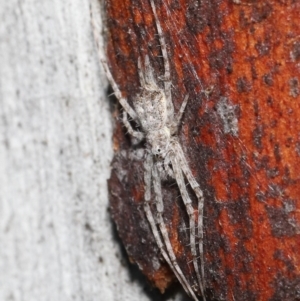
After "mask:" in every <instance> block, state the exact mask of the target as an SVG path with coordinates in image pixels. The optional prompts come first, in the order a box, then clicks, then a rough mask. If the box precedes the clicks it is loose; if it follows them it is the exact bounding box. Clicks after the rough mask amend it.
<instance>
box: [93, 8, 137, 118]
mask: <svg viewBox="0 0 300 301" xmlns="http://www.w3.org/2000/svg"><path fill="white" fill-rule="evenodd" d="M90 14H91V24H92V29H93V35H94V40H95V42H96V46H97V50H98V51H97V53H98V57H99V60H100V61H101V63H102V66H103V68H104V71H105V74H106V77H107V79H108V81H109V83H110V85H111V86H112V88H113V90H114V92H115V95H116V97H117V98H118V100H119V102H120V104H121V106H122V107H123V109H124V110H125V111H126V112H127V113H128V114H129V115H130V117H131V118H132V119H134V120H135V121H136V122H137V123H139V122H138V118H137V114H136V113H135V111H134V110H133V108H132V107H131V106H130V105H129V103H128V101H127V99H126V98H125V97H123V96H122V93H121V91H120V89H119V87H118V85H117V83H116V82H115V80H114V78H113V76H112V74H111V72H110V70H109V67H108V63H107V60H106V57H105V55H104V53H105V51H104V50H103V51H101V49H104V47H103V45H101V42H100V39H99V34H98V32H97V31H96V28H97V26H96V23H95V20H94V16H93V11H92V7H91V5H90Z"/></svg>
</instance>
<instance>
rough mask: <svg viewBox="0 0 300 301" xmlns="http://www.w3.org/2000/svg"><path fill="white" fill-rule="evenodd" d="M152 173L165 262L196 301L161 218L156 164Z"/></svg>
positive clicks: (160, 193)
mask: <svg viewBox="0 0 300 301" xmlns="http://www.w3.org/2000/svg"><path fill="white" fill-rule="evenodd" d="M152 173H153V186H154V192H155V200H156V209H157V224H158V227H159V229H160V233H161V236H162V240H163V243H164V245H165V247H166V251H165V249H163V250H164V252H166V253H167V255H168V258H169V260H168V261H167V262H168V264H169V265H170V268H171V269H172V271H173V272H174V274H175V275H176V277H177V279H178V280H179V281H180V283H181V285H182V286H183V288H184V289H185V291H186V292H187V293H188V294H189V295H190V296H191V297H192V298H193V299H194V300H195V301H197V300H198V298H197V297H196V295H195V293H194V291H193V289H192V287H191V285H190V284H189V283H188V281H187V279H186V277H185V276H184V274H183V272H182V270H181V268H180V267H179V265H178V262H177V259H176V256H175V254H174V250H173V247H172V245H171V242H170V239H169V234H168V230H167V227H166V224H165V222H164V220H163V216H162V215H163V211H164V204H163V199H162V192H161V180H160V175H159V172H158V169H157V166H156V165H153V168H152Z"/></svg>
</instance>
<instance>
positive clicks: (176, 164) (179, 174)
mask: <svg viewBox="0 0 300 301" xmlns="http://www.w3.org/2000/svg"><path fill="white" fill-rule="evenodd" d="M150 4H151V8H152V11H153V14H154V17H155V22H156V27H157V32H158V36H159V41H160V46H161V51H162V57H163V60H164V77H163V86H164V87H163V89H162V88H161V87H159V85H158V84H157V82H156V79H155V76H154V70H153V68H152V66H151V64H150V60H149V57H148V56H147V55H146V56H145V60H144V67H143V66H142V62H141V58H139V59H138V73H139V80H140V85H141V92H140V93H139V94H138V95H136V97H135V98H134V101H133V108H132V107H131V106H130V105H129V103H128V101H127V99H126V98H124V97H123V96H122V93H121V91H120V90H119V88H118V85H117V84H116V82H115V80H114V78H113V76H112V74H111V72H110V70H109V67H108V64H107V62H106V60H105V58H103V57H102V55H101V54H99V55H100V60H101V61H102V64H103V66H104V69H105V72H106V75H107V78H108V80H109V82H110V84H111V86H112V88H113V90H114V92H115V95H116V97H117V98H118V100H119V102H120V104H121V105H122V107H123V109H124V111H123V123H124V125H125V127H126V128H127V130H128V132H129V134H131V135H132V136H133V137H135V138H137V139H138V140H139V141H141V140H146V147H147V149H146V150H147V155H146V160H145V162H144V185H145V195H144V197H145V200H144V211H145V214H146V217H147V219H148V222H149V224H150V227H151V230H152V233H153V236H154V238H155V241H156V243H157V245H158V247H159V250H160V252H161V254H162V256H163V258H164V259H165V260H166V262H167V263H168V264H169V266H170V268H171V269H172V271H173V272H174V274H175V275H176V277H177V279H178V280H179V281H180V283H181V284H182V286H183V288H184V289H185V291H186V292H187V293H188V294H189V295H190V296H191V297H192V298H193V299H194V300H198V299H197V297H196V294H195V292H194V290H193V288H192V286H191V285H190V284H189V282H188V280H187V279H186V277H185V275H184V274H183V272H182V270H181V268H180V266H179V264H178V262H177V259H176V256H175V253H174V250H173V247H172V245H171V242H170V239H169V235H168V231H167V227H166V224H165V222H164V219H163V213H164V203H163V198H162V188H161V179H163V178H165V177H166V176H170V177H171V178H174V179H175V180H176V183H177V185H178V187H179V190H180V194H181V197H182V200H183V203H184V205H185V208H186V211H187V214H188V217H189V230H190V248H191V253H192V257H193V260H192V261H193V266H194V269H195V273H196V276H197V282H198V285H199V288H200V292H201V295H202V297H203V300H206V299H205V295H204V289H205V283H204V282H205V281H204V279H205V278H204V256H203V206H204V198H203V192H202V190H201V189H200V186H199V184H198V183H197V181H196V180H195V178H194V176H193V174H192V172H191V170H190V168H189V165H188V162H187V160H186V158H185V155H184V152H183V150H182V148H181V145H180V143H179V140H178V138H177V136H176V134H177V129H178V126H179V124H180V122H181V118H182V115H183V112H184V110H185V107H186V104H187V100H188V96H186V97H185V98H184V101H183V103H182V105H181V108H180V110H179V112H178V113H177V114H176V115H175V114H174V106H173V103H172V93H171V80H170V64H169V59H168V55H167V47H166V43H165V40H164V37H163V33H162V28H161V25H160V22H159V20H158V16H157V13H156V8H155V4H154V2H153V0H150ZM95 38H96V41H97V42H98V39H97V35H95ZM98 43H99V42H98ZM128 115H130V117H131V118H132V119H133V120H134V121H135V122H136V124H137V125H138V126H139V127H140V128H141V131H135V130H133V128H132V127H131V124H130V122H129V121H128ZM184 177H185V178H186V180H187V182H188V183H189V184H190V186H191V187H192V189H193V191H194V192H195V194H196V196H197V199H198V221H197V227H196V221H195V214H196V211H195V210H194V208H193V206H192V201H191V199H190V196H189V194H188V192H187V189H186V182H185V178H184ZM152 184H153V187H154V195H155V207H156V216H155V218H154V215H153V213H152V210H151V207H150V203H151V187H152ZM196 228H197V229H198V233H197V237H198V238H199V258H200V272H199V266H198V261H197V249H196Z"/></svg>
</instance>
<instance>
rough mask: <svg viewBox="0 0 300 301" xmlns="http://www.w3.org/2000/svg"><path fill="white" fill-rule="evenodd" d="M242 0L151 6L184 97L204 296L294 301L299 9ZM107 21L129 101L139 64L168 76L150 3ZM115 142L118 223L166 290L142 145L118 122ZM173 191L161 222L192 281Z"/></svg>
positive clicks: (298, 250) (299, 204)
mask: <svg viewBox="0 0 300 301" xmlns="http://www.w3.org/2000/svg"><path fill="white" fill-rule="evenodd" d="M236 2H237V1H236ZM240 2H241V3H240V4H235V3H233V1H228V0H227V1H222V0H219V1H214V0H205V1H201V0H198V1H192V0H185V1H183V0H172V1H171V0H167V1H158V0H157V1H155V3H156V4H157V10H158V14H159V18H160V22H161V24H162V27H163V31H164V34H165V39H166V42H167V45H168V52H169V57H170V61H171V76H172V82H173V86H174V88H173V101H174V104H175V108H176V109H178V108H179V107H180V104H181V102H182V100H183V98H184V96H185V95H186V93H189V95H190V98H189V99H190V100H189V103H188V106H187V109H186V112H185V115H184V118H183V124H182V127H181V128H180V131H179V138H180V142H181V144H182V146H183V149H184V152H185V154H186V156H187V158H188V160H189V164H190V167H191V168H192V171H193V173H194V175H195V177H196V179H197V180H198V182H199V183H200V185H201V188H202V189H203V190H204V194H205V209H204V213H205V218H204V226H205V227H204V228H205V234H204V237H205V240H204V251H205V261H206V264H205V274H206V285H207V294H208V295H209V296H211V298H214V299H216V300H238V301H244V300H245V301H249V300H253V301H254V300H255V301H266V300H269V301H277V300H278V301H281V300H287V301H294V300H300V122H299V121H300V21H299V16H300V1H299V0H291V1H284V0H281V1H278V0H277V1H275V0H273V1H254V0H253V1H243V0H240ZM107 13H108V15H107V16H108V30H109V33H110V35H109V39H108V53H109V59H110V63H111V66H112V72H113V75H114V77H115V79H116V81H117V83H118V84H119V86H120V89H121V90H122V92H123V93H124V96H127V97H128V98H129V100H130V101H132V100H133V98H134V95H136V94H137V92H138V89H139V83H138V75H137V58H138V56H141V57H144V56H145V55H146V54H149V55H150V59H151V61H152V63H153V64H154V67H155V69H156V70H157V73H158V75H162V74H163V63H162V59H161V58H160V57H158V55H160V48H159V47H158V45H159V42H158V39H157V36H154V34H156V27H155V25H154V23H153V21H154V20H153V14H152V12H151V9H150V4H149V2H148V1H147V0H143V1H142V0H109V1H107ZM114 144H115V151H116V156H115V159H114V162H113V170H112V177H111V180H110V181H109V185H110V191H111V210H112V214H113V218H114V220H115V222H116V224H117V227H118V230H119V233H120V236H121V238H122V240H123V243H124V245H125V247H126V250H127V252H128V254H129V256H130V258H131V260H132V261H134V262H136V263H138V265H139V267H140V268H141V269H142V270H143V272H144V273H145V274H146V275H147V276H148V278H149V279H150V280H151V281H152V282H153V283H154V284H155V285H156V286H158V287H159V288H160V289H161V290H162V291H163V290H164V289H165V288H166V287H167V286H168V284H169V283H170V282H171V281H172V279H173V278H172V275H171V273H170V271H168V270H167V267H166V266H164V264H163V262H162V259H161V257H160V255H159V251H158V249H157V247H156V245H155V243H154V240H153V238H152V234H151V231H150V229H149V226H148V223H147V220H146V218H145V216H144V213H143V208H142V206H141V204H142V202H143V193H144V190H143V165H142V164H143V146H142V145H137V146H134V147H133V146H132V143H131V142H130V138H129V137H128V136H125V131H124V129H123V128H122V126H121V124H120V123H117V126H116V132H115V137H114ZM169 184H171V183H164V186H163V188H164V202H165V211H166V213H165V216H164V217H165V220H166V223H167V224H168V229H169V235H170V237H171V240H172V244H173V248H174V249H175V252H176V256H177V257H178V260H179V263H180V266H181V267H182V269H183V270H184V273H185V274H186V275H187V277H188V279H189V281H192V278H193V277H194V273H193V269H192V265H191V264H189V263H188V262H189V260H190V253H189V248H188V246H187V244H188V237H187V233H185V231H184V227H182V225H183V224H184V222H185V220H186V215H185V213H184V210H183V208H182V204H181V200H180V198H177V196H178V194H179V192H178V190H177V187H176V185H173V186H171V187H170V185H169ZM195 206H196V204H195ZM195 208H196V207H195Z"/></svg>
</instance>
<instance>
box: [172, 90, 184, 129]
mask: <svg viewBox="0 0 300 301" xmlns="http://www.w3.org/2000/svg"><path fill="white" fill-rule="evenodd" d="M188 99H189V95H188V94H187V95H186V96H185V97H184V100H183V102H182V104H181V107H180V109H179V111H178V113H177V114H176V116H175V118H174V121H173V122H172V123H171V125H170V128H171V133H172V134H176V133H177V130H178V127H179V124H180V121H181V118H182V115H183V113H184V110H185V108H186V105H187V102H188Z"/></svg>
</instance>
